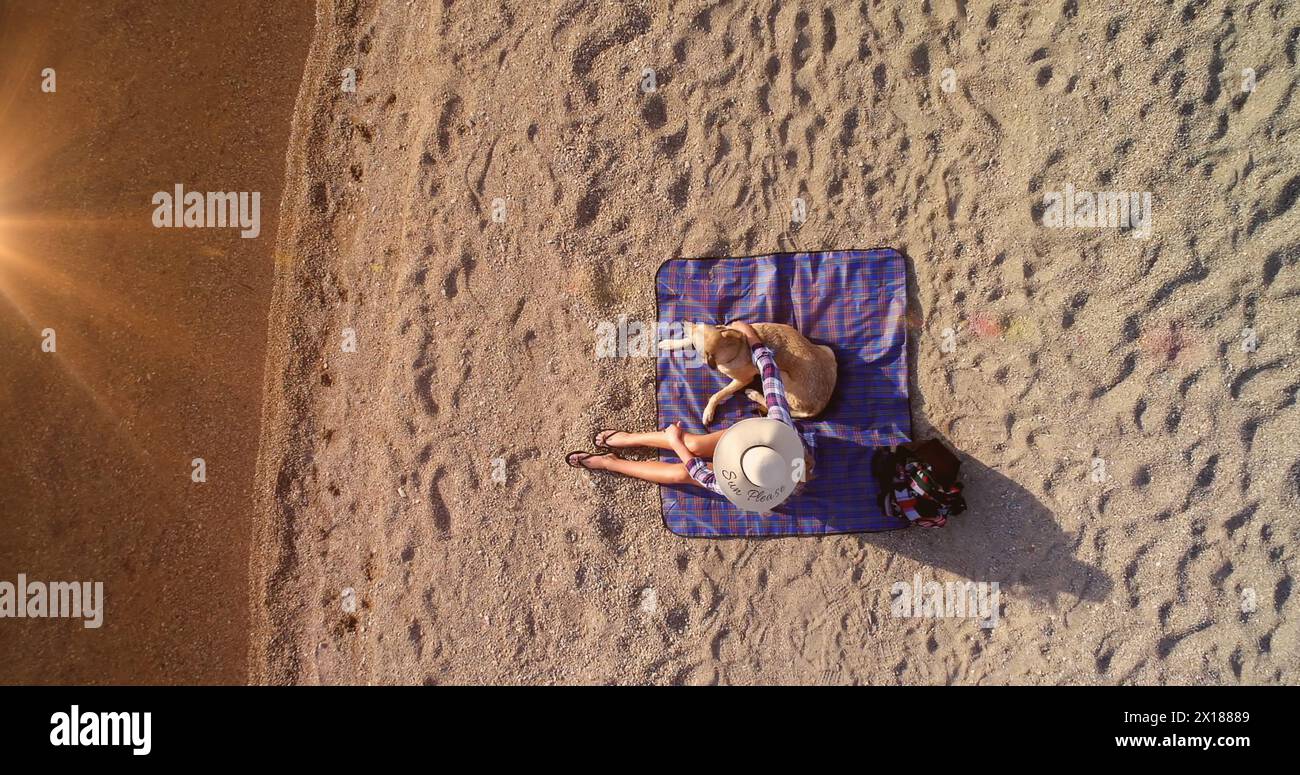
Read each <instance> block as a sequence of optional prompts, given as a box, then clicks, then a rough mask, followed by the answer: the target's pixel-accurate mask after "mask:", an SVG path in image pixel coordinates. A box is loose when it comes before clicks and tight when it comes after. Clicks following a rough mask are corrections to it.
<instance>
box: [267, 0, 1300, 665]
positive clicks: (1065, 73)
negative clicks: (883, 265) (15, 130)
mask: <svg viewBox="0 0 1300 775" xmlns="http://www.w3.org/2000/svg"><path fill="white" fill-rule="evenodd" d="M1032 6H1033V7H1032V8H1026V7H1024V6H1022V5H1020V4H1016V3H1007V2H997V3H989V2H969V3H968V2H949V1H947V0H934V1H932V2H907V3H905V4H897V5H896V4H893V3H886V2H862V3H829V4H824V3H816V2H796V3H788V4H783V3H772V2H762V3H742V2H728V3H721V4H717V5H716V6H715V4H713V3H706V2H686V3H674V4H671V5H666V4H664V3H652V4H624V3H598V2H582V1H581V0H577V1H574V2H567V3H518V2H507V3H492V4H482V3H449V2H447V3H444V2H428V1H426V0H415V1H413V2H387V3H383V2H359V3H353V2H347V1H346V0H340V1H339V2H337V3H331V2H321V3H320V5H319V7H318V26H317V29H316V33H315V38H314V40H313V42H312V48H311V53H310V55H309V61H308V67H307V73H306V78H305V81H304V85H303V89H302V92H301V94H300V96H299V104H298V109H297V116H296V120H295V122H296V123H295V130H294V137H293V140H292V144H291V148H290V164H289V176H288V180H289V182H288V185H287V186H286V198H285V202H284V210H283V214H284V217H285V229H284V230H283V231H282V233H281V239H280V242H279V255H278V264H277V275H276V288H275V298H274V302H273V310H272V316H271V325H270V338H269V342H268V350H269V358H270V360H269V363H268V370H267V395H266V404H265V406H266V410H265V412H266V414H265V425H264V434H263V441H262V448H261V456H260V459H259V469H258V477H259V485H258V486H259V491H258V496H259V498H260V508H261V513H260V514H259V525H260V527H259V531H260V532H259V535H258V537H257V541H256V549H257V551H255V554H254V558H253V576H254V589H255V597H254V600H253V608H254V613H255V621H254V625H255V632H254V646H255V648H254V650H253V664H252V673H253V679H254V680H257V681H267V682H305V683H315V682H322V683H336V682H348V683H352V682H357V683H367V682H383V683H388V682H414V683H420V682H425V683H452V682H489V681H490V682H529V683H533V682H617V683H640V682H653V683H678V682H680V683H692V684H694V683H750V682H830V683H850V682H870V683H893V682H902V683H1001V682H1031V683H1057V682H1071V683H1074V682H1078V683H1093V682H1102V683H1117V682H1142V683H1156V682H1171V683H1202V682H1208V683H1236V682H1242V683H1269V682H1287V683H1293V682H1295V681H1297V679H1300V664H1298V663H1300V643H1297V637H1298V636H1300V621H1298V620H1297V617H1296V611H1297V605H1300V602H1298V601H1297V599H1296V597H1297V596H1296V595H1294V594H1293V593H1292V584H1293V575H1294V566H1293V563H1294V562H1295V546H1296V539H1297V534H1296V533H1297V517H1296V511H1297V509H1300V460H1297V458H1298V452H1297V451H1298V449H1300V446H1298V445H1297V442H1296V438H1295V437H1296V433H1297V431H1300V409H1298V408H1297V406H1296V395H1297V391H1298V390H1300V370H1298V369H1297V361H1296V350H1297V346H1300V340H1298V336H1297V327H1296V320H1297V317H1298V315H1297V313H1300V279H1297V270H1296V263H1297V257H1298V256H1300V243H1297V237H1296V233H1297V229H1296V227H1297V225H1298V219H1297V214H1298V213H1300V206H1297V201H1296V200H1297V195H1298V194H1300V165H1298V164H1297V162H1298V161H1300V158H1298V156H1300V153H1298V151H1297V149H1298V148H1300V143H1298V142H1297V139H1298V138H1297V128H1298V127H1300V107H1298V106H1297V105H1296V101H1295V96H1296V95H1295V92H1296V73H1297V65H1296V57H1297V46H1298V45H1300V44H1298V41H1297V39H1298V38H1300V6H1297V5H1294V4H1288V3H1275V2H1223V1H1222V0H1210V1H1209V2H1188V3H1183V2H1178V3H1150V4H1142V3H1119V2H1116V3H1104V2H1077V3H1076V2H1073V1H1071V2H1063V3H1062V2H1053V3H1034V4H1032ZM349 67H351V68H355V69H356V72H357V74H358V87H357V90H356V93H355V94H350V93H346V92H344V91H341V90H340V88H339V76H340V72H341V71H342V70H343V69H344V68H349ZM644 68H653V69H654V71H655V76H656V80H657V90H656V91H655V92H653V93H646V92H644V91H643V90H642V89H641V88H640V83H641V79H642V72H643V69H644ZM947 68H951V69H952V71H953V73H952V77H953V78H955V80H954V81H952V82H949V83H948V84H946V85H950V86H952V87H953V88H952V90H951V91H948V90H946V89H945V88H944V87H945V82H944V78H945V75H946V74H945V72H944V71H945V70H946V69H947ZM1245 68H1252V69H1253V70H1254V72H1255V77H1256V81H1257V83H1256V88H1255V90H1254V91H1253V92H1245V91H1243V89H1242V82H1243V69H1245ZM1066 184H1071V185H1073V186H1074V187H1075V188H1077V189H1083V190H1088V191H1137V192H1151V193H1152V196H1153V219H1154V225H1153V230H1152V234H1151V236H1150V237H1149V238H1147V239H1135V238H1133V237H1132V235H1131V234H1129V233H1126V232H1121V231H1118V230H1114V229H1050V228H1046V227H1044V226H1043V225H1042V220H1041V212H1042V205H1043V202H1044V195H1045V194H1046V192H1049V191H1060V190H1062V188H1063V187H1064V186H1065V185H1066ZM795 197H801V198H803V199H804V200H805V201H806V203H807V207H808V220H807V222H806V223H803V224H802V225H795V224H792V223H791V200H792V199H793V198H795ZM497 198H500V199H502V200H504V202H505V219H504V222H500V223H499V222H496V221H495V220H494V218H493V200H494V199H497ZM878 245H888V246H894V247H897V248H899V249H901V250H903V251H904V252H906V254H907V255H908V256H909V257H910V263H911V266H912V271H913V273H914V278H913V283H912V286H913V299H912V314H913V318H914V326H913V330H912V333H913V346H912V351H913V352H912V355H913V359H914V360H913V363H914V366H913V379H914V384H913V386H912V391H913V392H912V406H913V412H914V415H915V422H916V428H915V430H916V435H917V436H918V437H925V436H928V435H932V434H937V435H939V436H941V437H943V438H945V439H947V440H948V441H949V442H950V443H951V444H952V445H953V446H955V447H956V448H957V449H959V450H960V451H961V453H962V455H963V457H964V459H965V461H966V462H965V469H964V470H965V480H966V482H967V486H968V488H969V500H970V504H971V508H970V511H969V512H968V513H966V514H964V515H962V516H961V517H959V518H957V519H956V520H955V521H954V523H953V524H952V525H950V527H949V528H948V529H946V530H943V531H925V532H923V531H909V532H903V533H892V534H877V535H849V536H838V537H830V538H822V539H802V540H800V539H782V540H766V541H749V540H730V541H708V540H686V539H682V538H678V537H676V536H673V535H671V534H670V533H668V532H667V531H666V530H665V529H664V528H663V526H662V524H661V521H660V515H659V500H658V497H657V494H656V492H655V490H654V488H653V487H651V486H648V485H645V484H642V483H638V482H633V481H628V480H618V479H614V478H610V477H606V476H602V475H598V474H595V475H593V474H586V473H582V472H578V471H574V470H571V469H568V468H566V467H564V465H563V463H562V462H561V459H560V455H561V453H562V452H564V451H566V450H569V449H576V448H580V447H583V446H585V444H586V443H587V439H588V438H589V435H590V433H591V432H592V431H593V430H595V429H596V428H598V427H604V426H618V427H626V428H649V427H651V426H652V425H653V424H654V422H655V414H654V398H653V371H654V369H653V366H654V364H653V362H652V361H651V360H649V359H646V358H639V359H638V358H630V359H623V360H615V359H607V360H598V359H596V357H595V333H594V328H595V325H596V324H597V323H598V322H600V321H605V320H615V319H617V318H618V316H620V315H627V316H630V317H631V318H632V319H639V320H652V319H653V318H654V312H655V310H654V307H653V276H654V272H655V269H656V267H657V266H658V265H659V264H660V263H661V262H663V261H664V260H666V259H669V258H672V257H676V256H700V255H720V254H731V255H743V254H756V253H765V252H772V251H780V250H820V249H831V248H854V247H872V246H878ZM344 329H353V330H354V331H355V334H356V340H357V351H356V352H355V353H349V352H343V351H342V348H341V342H342V340H343V337H344V336H345V332H344ZM945 329H952V336H951V337H950V338H949V337H946V335H945ZM1244 329H1252V330H1253V331H1254V332H1255V336H1256V338H1257V348H1256V350H1255V351H1254V352H1247V351H1243V350H1242V348H1241V343H1242V342H1243V341H1245V340H1244V339H1243V330H1244ZM949 339H950V341H951V343H952V346H951V347H945V346H944V345H945V341H946V340H949ZM947 350H951V352H949V351H947ZM497 459H504V461H505V470H506V472H507V478H506V481H505V482H504V483H500V482H497V481H494V479H493V476H492V474H493V470H494V468H493V466H494V463H493V461H494V460H497ZM1098 460H1100V461H1102V462H1101V463H1100V464H1098V463H1097V462H1096V461H1098ZM1099 466H1101V467H1102V468H1099ZM1102 473H1104V481H1096V480H1095V479H1094V476H1095V475H1097V474H1102ZM916 574H920V577H921V578H922V579H923V580H937V581H949V580H958V579H972V580H976V581H988V582H998V583H999V584H1000V585H1001V589H1002V603H1003V611H1002V617H1001V622H1000V624H999V626H997V627H996V628H993V629H991V630H987V629H981V628H980V627H979V626H978V624H977V623H976V622H975V621H974V620H971V619H963V620H954V619H905V618H894V617H892V616H891V615H890V589H891V586H892V585H893V584H894V583H895V582H898V581H904V580H912V579H913V578H915V575H916ZM347 590H351V591H352V592H351V593H350V594H349V593H348V592H347ZM354 606H355V610H351V609H352V608H353V607H354Z"/></svg>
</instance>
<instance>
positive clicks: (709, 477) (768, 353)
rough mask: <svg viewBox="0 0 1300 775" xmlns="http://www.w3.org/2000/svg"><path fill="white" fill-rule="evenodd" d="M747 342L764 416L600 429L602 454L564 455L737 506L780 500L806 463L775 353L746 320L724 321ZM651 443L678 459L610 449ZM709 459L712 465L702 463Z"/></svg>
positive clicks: (581, 464) (761, 508)
mask: <svg viewBox="0 0 1300 775" xmlns="http://www.w3.org/2000/svg"><path fill="white" fill-rule="evenodd" d="M729 327H730V328H734V329H735V330H737V331H740V332H741V333H742V334H744V335H745V338H746V339H747V340H748V341H749V346H750V350H751V353H752V357H753V359H754V365H755V366H757V367H758V370H759V373H760V374H761V375H762V379H763V396H764V397H765V398H766V400H767V416H766V417H751V418H749V419H747V420H741V421H740V422H738V423H736V424H735V425H733V426H731V427H730V428H727V429H726V430H721V431H714V432H713V433H706V434H695V433H688V432H686V431H683V430H682V429H681V427H680V425H679V424H678V423H673V424H672V425H669V426H668V427H667V428H664V429H663V430H662V431H650V432H646V433H632V432H629V431H618V430H604V431H600V432H599V433H597V434H596V437H595V439H594V440H593V443H594V445H595V446H596V448H597V449H601V450H604V451H603V452H570V453H569V454H568V455H566V456H565V461H566V462H567V463H568V464H569V465H571V466H574V467H575V468H587V469H593V470H601V471H613V472H614V473H618V474H623V475H624V476H631V477H634V478H636V479H643V480H645V481H647V482H654V483H656V484H676V485H681V484H691V483H694V484H698V485H699V486H701V487H704V488H705V489H708V490H712V491H713V492H716V493H719V494H721V495H723V496H724V497H726V498H727V500H729V501H731V502H732V503H734V504H735V505H736V506H738V507H739V508H741V509H744V510H745V511H754V512H760V513H765V512H769V511H771V510H772V509H773V508H775V507H777V506H779V505H781V503H782V502H784V501H785V500H786V499H787V498H789V497H790V496H791V495H793V494H794V493H795V492H796V490H797V488H798V487H799V485H801V484H802V483H803V482H804V480H805V479H807V473H808V471H810V470H811V468H812V461H811V460H806V453H805V450H804V446H803V442H802V441H801V440H800V439H799V433H798V431H797V429H796V428H795V425H794V422H793V421H792V420H791V419H790V408H789V406H787V405H786V400H785V386H784V385H783V384H781V375H780V373H779V372H778V371H777V368H776V357H775V356H774V355H773V353H772V350H771V349H770V348H769V347H767V346H766V345H765V344H763V340H762V339H761V338H760V337H759V335H758V332H756V331H755V330H754V328H753V326H751V325H749V324H748V323H731V324H729ZM630 447H654V448H656V449H666V450H672V451H673V452H674V453H675V454H676V455H677V457H678V458H680V459H681V461H682V462H680V463H664V462H660V461H656V460H624V459H623V458H621V457H619V456H618V454H617V450H619V449H627V448H630ZM705 458H712V459H713V462H712V463H707V462H705Z"/></svg>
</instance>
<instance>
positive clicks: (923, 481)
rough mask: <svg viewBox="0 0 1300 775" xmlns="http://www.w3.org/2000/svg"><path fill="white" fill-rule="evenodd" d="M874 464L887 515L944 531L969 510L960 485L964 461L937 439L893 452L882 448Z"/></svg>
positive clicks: (882, 504) (919, 525) (906, 446)
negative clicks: (958, 516) (951, 518)
mask: <svg viewBox="0 0 1300 775" xmlns="http://www.w3.org/2000/svg"><path fill="white" fill-rule="evenodd" d="M873 463H874V465H873V469H874V471H875V475H876V480H877V481H878V482H879V483H880V492H881V501H882V502H881V507H882V508H883V509H884V512H885V514H887V515H889V516H891V517H903V518H905V519H906V520H907V521H908V522H910V523H912V524H913V525H916V526H917V527H943V526H944V525H946V524H948V517H955V516H957V515H958V514H960V513H962V512H963V511H965V510H966V499H965V498H963V497H962V495H961V490H962V486H961V483H960V482H958V481H957V476H958V473H959V469H960V468H961V460H959V459H958V458H957V456H956V455H954V454H953V453H952V451H951V450H949V449H948V448H947V447H945V446H944V445H943V442H941V441H939V440H938V439H929V440H928V441H923V442H921V443H920V444H917V445H914V446H912V445H904V446H900V447H898V448H897V449H896V450H894V451H892V452H891V451H890V450H889V449H885V448H882V449H881V450H879V451H878V452H877V453H876V458H875V460H874V461H873Z"/></svg>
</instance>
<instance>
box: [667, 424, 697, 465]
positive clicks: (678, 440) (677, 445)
mask: <svg viewBox="0 0 1300 775" xmlns="http://www.w3.org/2000/svg"><path fill="white" fill-rule="evenodd" d="M664 436H666V437H667V438H668V445H669V446H671V447H672V448H673V452H676V453H677V457H679V458H681V460H682V462H686V461H687V460H690V459H691V458H693V457H695V455H694V454H693V453H692V452H691V451H690V450H689V449H687V447H686V439H685V438H683V437H682V425H681V423H676V422H675V423H673V424H672V425H669V426H668V427H667V428H664Z"/></svg>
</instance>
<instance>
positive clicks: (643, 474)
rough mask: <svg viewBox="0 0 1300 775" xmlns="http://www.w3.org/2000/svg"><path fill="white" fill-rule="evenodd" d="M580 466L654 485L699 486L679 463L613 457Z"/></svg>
mask: <svg viewBox="0 0 1300 775" xmlns="http://www.w3.org/2000/svg"><path fill="white" fill-rule="evenodd" d="M582 465H584V466H586V467H587V468H590V469H593V470H600V471H613V472H614V473H616V474H622V475H624V476H630V477H632V478H633V479H641V480H643V481H646V482H654V483H655V484H699V483H698V482H696V481H695V480H694V479H692V478H691V475H690V474H689V473H687V472H686V466H684V465H682V464H681V463H661V462H659V461H657V460H624V459H622V458H618V457H614V456H613V455H602V456H600V457H589V458H586V459H585V460H583V461H582Z"/></svg>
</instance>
